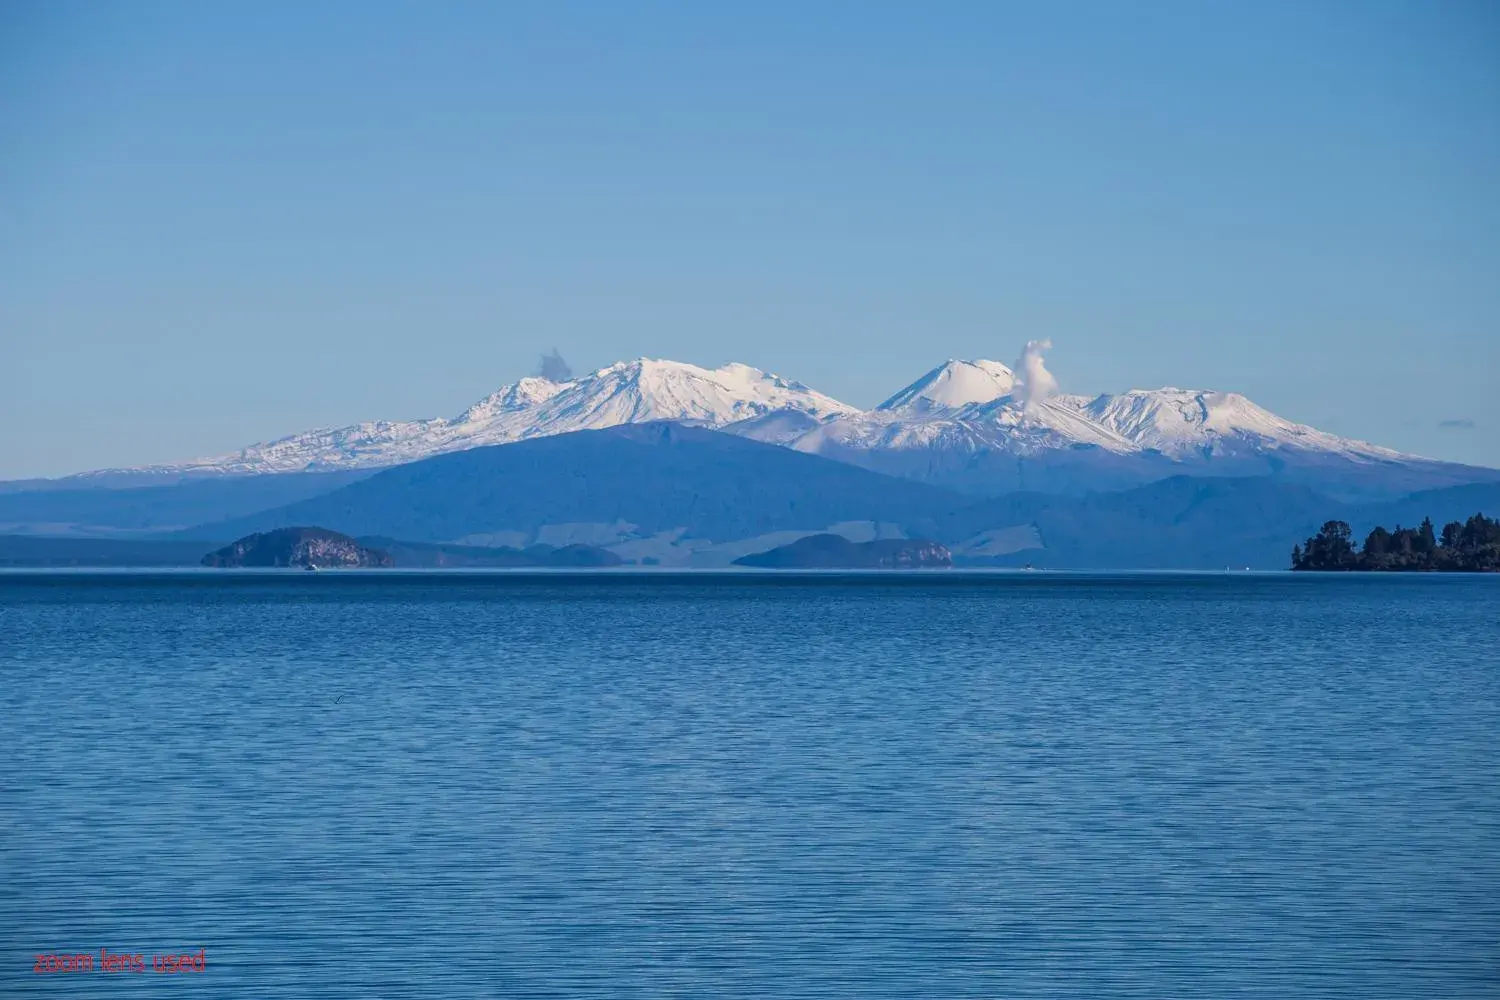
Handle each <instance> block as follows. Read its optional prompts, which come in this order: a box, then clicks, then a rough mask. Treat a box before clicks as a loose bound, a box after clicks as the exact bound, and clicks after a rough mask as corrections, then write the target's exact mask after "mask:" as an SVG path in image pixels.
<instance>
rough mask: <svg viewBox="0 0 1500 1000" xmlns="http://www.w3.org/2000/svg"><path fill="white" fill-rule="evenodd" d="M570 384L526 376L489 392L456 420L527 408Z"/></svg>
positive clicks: (540, 402) (466, 421)
mask: <svg viewBox="0 0 1500 1000" xmlns="http://www.w3.org/2000/svg"><path fill="white" fill-rule="evenodd" d="M571 384H572V383H571V382H553V381H551V380H550V379H545V378H539V377H536V376H528V377H527V378H523V379H521V381H519V382H514V383H512V384H510V385H507V386H502V387H501V388H499V389H497V390H496V391H495V392H492V393H490V394H489V395H488V396H486V397H485V398H484V399H481V400H480V401H479V402H477V403H475V404H474V405H473V406H471V407H469V408H468V409H467V410H465V411H464V412H463V415H462V416H460V417H459V418H458V421H457V422H458V423H474V422H477V421H481V420H486V419H489V418H492V417H494V416H495V415H496V414H500V413H507V412H512V411H516V410H527V409H530V408H532V407H534V406H539V405H541V404H542V403H544V402H546V401H547V400H549V399H551V398H552V397H553V396H555V395H557V394H558V393H559V392H561V391H562V390H563V389H564V388H566V387H567V386H569V385H571Z"/></svg>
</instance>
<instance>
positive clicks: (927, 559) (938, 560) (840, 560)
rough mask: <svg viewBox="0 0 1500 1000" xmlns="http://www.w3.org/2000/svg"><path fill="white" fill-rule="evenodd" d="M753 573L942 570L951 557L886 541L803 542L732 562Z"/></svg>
mask: <svg viewBox="0 0 1500 1000" xmlns="http://www.w3.org/2000/svg"><path fill="white" fill-rule="evenodd" d="M734 565H736V566H752V567H755V568H757V569H943V568H946V567H949V566H952V565H953V556H952V554H951V553H950V552H949V551H948V550H947V549H946V548H944V547H943V546H941V545H939V544H938V543H937V542H929V541H925V540H922V539H905V538H890V539H881V540H879V541H874V542H851V541H849V539H847V538H845V537H843V536H842V535H809V536H808V537H806V538H802V539H799V540H797V541H795V542H792V543H791V544H790V545H783V546H781V547H780V548H775V549H771V550H770V551H769V552H757V553H755V554H754V555H749V556H743V557H741V558H739V559H736V560H735V561H734Z"/></svg>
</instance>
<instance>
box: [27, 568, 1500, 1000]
mask: <svg viewBox="0 0 1500 1000" xmlns="http://www.w3.org/2000/svg"><path fill="white" fill-rule="evenodd" d="M0 681H3V687H0V762H3V764H4V772H3V773H4V778H3V783H0V947H3V951H0V961H3V967H0V995H3V996H7V997H9V996H68V997H76V996H89V997H99V996H110V995H114V994H117V993H119V994H123V993H131V994H135V995H146V994H168V993H170V994H171V995H173V996H187V995H205V996H208V995H212V996H236V997H271V996H289V997H292V996H295V997H360V998H365V997H427V996H433V997H437V996H454V997H481V996H484V997H488V996H527V997H533V996H581V997H590V996H601V997H603V996H608V997H616V996H618V997H637V996H638V997H658V996H712V995H721V994H722V995H735V996H745V997H818V996H883V997H971V996H972V997H1041V996H1058V997H1061V996H1068V997H1111V996H1132V997H1152V998H1157V997H1180V996H1213V997H1251V996H1253V997H1381V996H1388V997H1429V996H1430V997H1468V996H1487V995H1488V996H1493V995H1495V994H1496V993H1497V991H1500V579H1493V578H1489V579H1470V578H1464V579H1453V578H1434V577H1421V578H1418V577H1398V578H1391V577H1384V578H1373V577H1364V576H1360V577H1354V578H1347V577H1346V578H1324V577H1319V578H1308V577H1303V576H1298V577H1291V576H1274V575H1272V576H1247V575H1221V576H1133V577H1132V576H1114V577H1087V576H1068V575H1057V576H1054V575H1051V574H1011V575H1004V576H998V575H997V576H964V575H959V574H936V575H922V576H884V577H882V576H867V577H841V576H814V577H791V578H788V577H775V576H747V575H709V574H699V575H667V574H662V575H651V574H620V575H560V574H554V575H489V576H477V575H460V574H453V575H435V574H434V575H397V574H390V573H387V574H370V575H359V574H337V573H323V574H310V573H309V574H282V575H254V574H224V575H219V576H214V575H209V574H200V573H182V574H161V575H127V574H100V575H86V574H55V575H41V574H8V575H0ZM101 947H103V948H108V949H109V950H110V951H111V952H116V951H132V952H137V953H141V954H143V955H144V956H145V966H146V969H145V972H143V973H139V974H133V973H123V974H122V973H113V974H110V973H102V972H99V971H97V970H96V971H95V972H93V973H56V974H50V975H39V974H36V973H34V972H33V965H34V960H35V959H34V956H35V955H36V954H37V953H41V952H68V953H81V952H89V953H91V954H93V955H94V956H95V961H96V962H97V960H98V959H97V956H98V952H99V949H100V948H101ZM199 948H202V949H203V950H204V954H205V956H206V969H205V971H204V972H202V973H189V974H182V975H179V976H177V977H176V978H171V977H168V976H166V975H163V974H159V973H155V972H153V971H152V969H151V958H152V955H153V954H154V953H165V952H168V951H173V952H179V953H180V952H182V951H191V952H196V951H197V950H198V949H199Z"/></svg>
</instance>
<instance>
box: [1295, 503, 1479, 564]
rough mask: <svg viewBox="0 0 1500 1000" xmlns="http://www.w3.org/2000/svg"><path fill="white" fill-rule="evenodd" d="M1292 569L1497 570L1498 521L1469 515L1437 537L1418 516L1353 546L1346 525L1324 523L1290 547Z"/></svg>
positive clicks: (1428, 521) (1379, 530) (1376, 531)
mask: <svg viewBox="0 0 1500 1000" xmlns="http://www.w3.org/2000/svg"><path fill="white" fill-rule="evenodd" d="M1292 569H1305V570H1395V571H1402V570H1405V571H1417V572H1421V571H1446V572H1459V573H1475V572H1497V571H1500V520H1491V519H1490V518H1487V517H1485V516H1484V515H1483V514H1475V515H1474V516H1473V517H1471V518H1469V519H1468V520H1467V521H1452V522H1450V523H1449V524H1447V525H1444V527H1443V533H1442V534H1441V535H1438V534H1437V533H1436V532H1434V531H1433V528H1432V518H1430V517H1428V518H1423V519H1422V524H1421V526H1420V527H1416V528H1403V527H1401V526H1399V525H1397V527H1396V530H1395V531H1387V530H1386V529H1385V528H1383V527H1381V528H1375V529H1374V530H1373V531H1371V532H1370V533H1369V534H1368V535H1366V536H1365V543H1364V545H1363V547H1361V548H1358V549H1356V548H1355V545H1354V541H1353V537H1352V535H1351V533H1350V529H1349V525H1348V524H1346V523H1345V522H1343V521H1329V522H1328V523H1326V524H1324V525H1323V527H1322V528H1320V529H1319V530H1318V533H1317V534H1316V535H1314V536H1313V537H1311V538H1309V539H1308V540H1307V543H1306V544H1305V545H1295V546H1293V547H1292Z"/></svg>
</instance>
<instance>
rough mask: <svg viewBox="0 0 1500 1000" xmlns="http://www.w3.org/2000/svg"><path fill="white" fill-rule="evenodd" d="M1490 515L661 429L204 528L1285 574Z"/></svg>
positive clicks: (576, 440) (1455, 503)
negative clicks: (872, 465)
mask: <svg viewBox="0 0 1500 1000" xmlns="http://www.w3.org/2000/svg"><path fill="white" fill-rule="evenodd" d="M1481 509H1489V510H1494V509H1500V484H1471V485H1466V486H1463V487H1457V488H1449V489H1445V490H1439V491H1432V492H1428V493H1426V494H1423V495H1419V496H1416V497H1413V498H1410V499H1407V500H1402V501H1387V502H1381V503H1378V504H1348V503H1344V502H1340V501H1337V500H1334V499H1332V498H1330V497H1327V496H1324V495H1322V494H1319V493H1317V492H1316V491H1314V490H1312V489H1309V488H1308V487H1305V486H1301V485H1298V484H1294V483H1286V482H1281V481H1278V480H1276V479H1272V478H1268V477H1252V478H1231V477H1207V478H1204V477H1189V476H1177V477H1172V478H1169V479H1165V480H1159V481H1157V482H1154V483H1150V484H1147V485H1145V486H1140V487H1136V488H1133V489H1129V490H1120V491H1109V492H1099V493H1091V494H1088V495H1086V496H1082V497H1076V496H1068V495H1062V494H1046V493H1036V492H1018V493H1013V494H1009V495H1006V496H1002V497H998V498H994V499H989V500H980V501H977V502H976V501H975V499H974V498H972V497H967V496H964V495H961V494H957V493H954V492H950V491H946V490H942V489H938V488H936V487H931V486H925V485H923V484H919V483H914V482H910V481H907V480H903V479H898V478H895V477H889V476H883V475H879V474H876V473H872V472H867V471H864V470H861V469H858V468H854V467H852V466H849V465H846V464H843V463H839V462H833V461H829V460H827V459H823V458H820V457H817V456H813V455H806V454H801V453H798V452H795V451H792V450H788V449H784V448H778V447H774V446H771V445H765V444H760V443H757V442H754V441H748V440H745V439H742V438H738V437H735V436H733V435H728V434H723V433H719V432H714V431H710V430H706V429H702V428H690V427H682V426H680V425H676V424H670V423H658V424H643V425H626V426H620V427H616V428H612V429H609V430H604V431H584V432H578V433H574V434H566V435H559V436H556V437H550V438H539V439H535V440H532V441H527V442H521V443H518V444H513V445H505V446H498V447H492V448H482V449H472V450H469V451H465V452H458V453H454V454H450V455H442V456H438V457H435V458H431V459H426V460H424V461H421V462H414V463H410V464H408V465H404V466H399V467H397V468H395V469H389V470H386V471H384V472H380V473H377V474H375V475H373V476H370V477H369V478H367V479H364V480H361V481H359V482H357V483H352V484H350V485H348V486H344V487H342V488H340V489H338V490H336V491H334V492H332V493H329V494H326V495H324V496H320V497H314V498H310V499H307V500H302V501H299V502H296V503H293V504H289V505H286V506H282V507H278V508H274V509H271V510H267V511H264V512H261V513H257V514H255V515H252V516H250V517H242V518H237V519H233V520H230V521H226V522H222V523H217V524H207V525H203V526H200V527H198V528H196V529H194V530H193V532H192V534H195V535H197V536H200V537H215V538H230V537H238V536H240V535H243V534H248V533H250V532H252V531H264V530H268V529H271V528H277V527H283V526H289V525H297V524H317V525H320V526H323V527H327V528H331V529H333V530H337V531H341V532H344V533H346V534H350V535H355V536H382V537H386V538H398V539H407V540H410V541H418V542H429V543H447V544H457V545H470V546H473V545H489V546H502V545H503V546H511V547H514V548H525V547H527V546H530V545H536V544H547V545H568V544H583V545H589V546H598V547H601V548H605V549H608V550H609V551H611V552H613V553H615V554H616V555H618V556H619V557H620V558H621V559H623V560H624V561H626V562H630V563H640V562H646V563H653V564H660V565H704V566H712V565H727V564H729V563H731V562H733V561H734V560H736V559H739V558H740V557H742V556H745V555H750V554H753V553H756V552H763V551H767V550H770V549H773V548H776V547H778V546H782V545H786V544H788V543H790V542H793V541H796V540H797V539H798V538H801V537H804V536H808V535H813V534H827V533H831V534H836V535H841V536H843V537H846V538H848V539H850V540H851V541H856V542H864V541H870V540H874V539H900V538H931V539H934V540H936V541H939V542H941V543H943V544H944V545H947V546H948V547H949V548H950V549H951V550H952V552H953V555H954V558H955V560H956V561H957V562H959V563H961V564H969V565H1001V566H1004V565H1024V564H1026V563H1032V564H1034V565H1037V566H1053V567H1077V568H1122V567H1178V568H1223V567H1224V566H1227V565H1234V566H1236V567H1243V566H1247V565H1248V566H1255V567H1259V568H1282V567H1283V566H1284V564H1285V562H1286V556H1287V553H1289V552H1290V548H1291V545H1292V544H1293V543H1294V542H1296V541H1299V540H1301V539H1302V538H1304V537H1306V536H1307V534H1309V533H1310V532H1311V531H1312V530H1314V529H1316V527H1317V526H1318V525H1320V524H1322V522H1323V521H1324V520H1327V519H1328V518H1331V517H1338V518H1341V519H1344V520H1348V521H1350V522H1351V523H1354V524H1356V525H1360V524H1363V523H1365V522H1369V523H1374V522H1375V521H1380V522H1382V523H1386V524H1393V523H1398V522H1404V521H1407V520H1410V521H1412V522H1413V523H1415V521H1417V520H1420V519H1421V517H1423V516H1429V515H1430V516H1432V517H1433V518H1434V519H1436V520H1443V519H1448V518H1451V517H1459V516H1467V514H1469V513H1473V512H1475V511H1476V510H1481Z"/></svg>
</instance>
